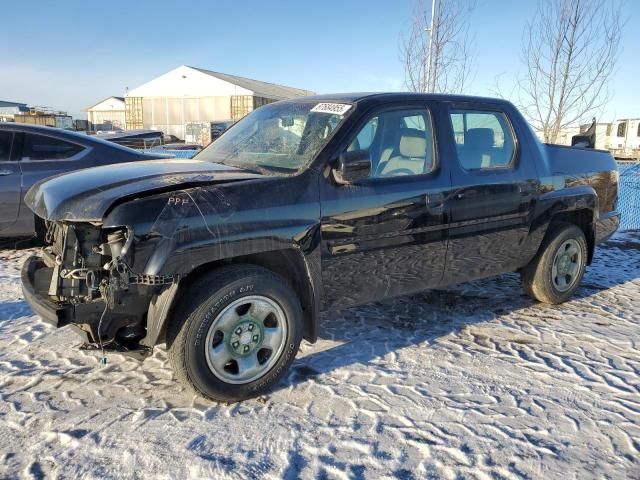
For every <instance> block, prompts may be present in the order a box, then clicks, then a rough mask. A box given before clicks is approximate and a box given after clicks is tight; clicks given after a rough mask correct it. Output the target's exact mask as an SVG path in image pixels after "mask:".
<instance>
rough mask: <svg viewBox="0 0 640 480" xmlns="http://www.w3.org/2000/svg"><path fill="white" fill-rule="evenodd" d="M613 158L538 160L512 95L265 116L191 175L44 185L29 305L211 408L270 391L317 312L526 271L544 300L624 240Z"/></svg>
mask: <svg viewBox="0 0 640 480" xmlns="http://www.w3.org/2000/svg"><path fill="white" fill-rule="evenodd" d="M617 188H618V171H617V166H616V163H615V162H614V160H613V158H612V157H611V155H610V154H609V153H608V152H604V151H596V150H593V149H588V148H572V147H561V146H552V145H543V144H541V143H540V142H539V141H538V139H537V138H536V136H535V134H534V133H533V131H532V130H531V129H530V127H529V126H528V125H527V123H526V122H525V120H524V119H523V117H522V116H521V115H520V113H519V112H518V111H517V110H516V109H515V108H514V106H513V105H511V104H510V103H508V102H506V101H503V100H495V99H488V98H475V97H465V96H445V95H422V94H403V93H393V94H392V93H381V94H351V95H333V96H329V95H325V96H316V97H307V98H300V99H296V100H292V101H283V102H277V103H274V104H270V105H267V106H264V107H261V108H259V109H257V110H255V111H254V112H252V113H251V114H250V115H248V116H247V117H245V118H244V119H243V120H241V121H240V122H238V123H237V124H236V125H234V126H233V127H231V128H230V129H229V130H228V131H227V132H225V133H224V134H223V135H222V136H221V137H220V138H219V139H218V140H217V141H216V142H214V143H213V144H211V145H210V146H209V147H207V148H206V149H204V150H203V151H202V152H200V153H199V154H198V155H197V156H196V157H195V159H193V160H160V161H147V162H136V163H129V164H118V165H109V166H103V167H96V168H90V169H87V170H83V171H78V172H74V173H69V174H65V175H60V176H57V177H53V178H51V179H48V180H45V181H42V182H40V183H38V184H36V185H35V186H34V187H33V188H31V189H30V190H29V192H28V194H27V196H26V202H27V204H28V205H29V207H30V208H31V209H32V210H33V211H34V212H35V214H36V215H38V216H39V217H41V218H42V219H44V220H45V221H46V224H47V225H48V228H47V238H46V241H47V244H48V245H47V246H45V247H44V248H43V250H42V253H41V254H39V255H37V256H33V257H31V258H30V259H28V261H27V262H26V263H25V265H24V268H23V271H22V281H23V289H24V295H25V298H26V299H27V301H28V302H29V303H30V304H31V306H32V307H33V309H34V311H35V312H36V313H38V314H39V315H40V316H41V317H42V318H43V319H44V320H46V321H49V322H51V323H53V324H54V325H56V326H58V327H61V326H63V325H72V326H73V327H75V328H76V329H77V330H78V331H79V332H80V333H81V335H83V336H84V341H85V342H86V345H87V347H88V348H91V347H93V348H102V349H106V350H115V351H120V352H128V353H131V354H143V355H144V354H148V353H150V352H151V350H152V348H153V347H154V346H155V345H157V344H160V343H166V344H167V348H168V351H169V358H170V360H171V363H172V365H173V368H174V370H175V373H176V375H177V377H178V378H179V379H180V380H181V381H183V382H185V383H186V384H188V385H191V386H192V387H193V388H194V389H195V390H196V391H197V392H199V393H200V394H202V395H205V396H207V397H209V398H212V399H217V400H222V401H235V400H240V399H244V398H247V397H250V396H253V395H256V394H259V393H261V392H263V391H264V390H265V389H267V388H268V387H269V386H270V385H273V384H274V382H276V381H277V380H278V379H279V378H280V377H281V376H282V375H283V373H284V372H285V371H286V370H287V368H288V367H289V365H290V364H291V362H292V361H293V359H294V357H295V355H296V353H297V351H298V347H299V344H300V342H301V340H302V338H305V339H307V340H308V341H310V342H313V341H315V340H316V336H317V330H318V319H319V318H320V315H319V312H320V311H322V310H327V309H337V308H344V307H348V306H352V305H357V304H362V303H366V302H372V301H376V300H381V299H383V298H386V297H391V296H395V295H403V294H408V293H412V292H416V291H420V290H424V289H428V288H432V287H442V286H445V285H450V284H454V283H459V282H464V281H468V280H472V279H477V278H481V277H487V276H491V275H496V274H501V273H505V272H520V274H521V276H522V284H523V287H524V290H525V291H526V292H527V293H529V294H530V295H531V296H532V297H533V298H535V299H537V300H539V301H542V302H549V303H560V302H563V301H565V300H567V299H568V298H569V297H570V296H571V295H572V293H573V292H574V291H575V290H576V288H577V287H578V285H579V283H580V281H581V278H582V276H583V273H584V270H585V267H586V266H587V265H589V263H590V262H591V260H592V258H593V254H594V248H595V245H596V244H597V243H599V242H602V241H603V240H606V239H607V238H608V237H610V236H611V235H612V234H613V233H614V232H615V231H616V229H617V228H618V224H619V214H618V212H617V211H616V198H617Z"/></svg>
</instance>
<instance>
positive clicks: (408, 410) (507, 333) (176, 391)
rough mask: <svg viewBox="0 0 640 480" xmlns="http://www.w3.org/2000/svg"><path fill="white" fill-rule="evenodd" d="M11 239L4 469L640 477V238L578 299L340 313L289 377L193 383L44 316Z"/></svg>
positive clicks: (2, 409)
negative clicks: (246, 387)
mask: <svg viewBox="0 0 640 480" xmlns="http://www.w3.org/2000/svg"><path fill="white" fill-rule="evenodd" d="M30 253H31V252H30V251H20V252H13V251H6V250H5V251H0V396H1V401H0V459H1V462H0V477H2V478H4V477H16V476H27V477H29V476H32V477H36V478H41V477H43V476H46V477H49V476H62V477H67V478H69V477H73V478H79V477H82V478H105V477H107V478H115V477H117V478H186V477H210V478H246V477H263V476H266V477H267V478H280V477H284V478H292V479H293V478H298V477H302V478H316V477H329V478H348V477H351V478H356V477H360V476H367V477H369V478H380V477H381V476H385V477H387V478H389V477H397V478H412V477H415V478H425V477H443V478H452V479H453V478H457V477H464V478H520V477H532V478H558V477H561V476H563V477H566V478H586V477H607V476H608V477H610V478H623V477H633V476H637V475H638V472H640V380H639V376H638V375H639V374H640V351H639V343H640V324H639V322H640V302H639V301H638V299H639V298H640V235H638V234H628V235H626V236H622V235H620V236H618V237H616V238H615V239H614V240H612V241H611V242H609V243H608V244H607V245H606V247H604V248H600V250H599V252H598V253H597V257H596V259H595V262H594V264H593V265H592V266H591V267H590V268H589V269H588V271H587V275H586V277H585V280H584V283H583V286H582V288H581V289H580V290H579V291H578V295H577V296H576V298H575V299H574V300H573V301H571V302H569V303H567V304H565V305H562V306H548V305H541V304H535V303H534V302H533V301H532V300H530V299H529V298H528V297H526V296H524V295H523V294H522V290H521V289H520V286H519V279H518V277H517V276H516V275H505V276H501V277H496V278H493V279H489V280H482V281H476V282H473V283H470V284H464V285H460V286H458V287H455V288H452V289H449V290H447V291H438V292H434V291H432V292H427V293H423V294H420V295H414V296H411V297H402V298H399V299H396V300H392V301H388V302H385V303H378V304H372V305H368V306H365V307H361V308H354V309H350V310H345V311H342V312H339V313H329V314H325V315H324V316H323V329H322V332H321V340H320V341H319V342H318V343H317V344H316V345H313V346H311V345H304V346H303V351H302V352H301V353H300V354H299V356H298V359H297V360H296V362H295V363H294V366H293V368H292V370H291V372H290V374H289V375H288V377H287V378H286V379H285V380H284V381H283V382H281V384H280V385H279V387H278V388H277V389H276V390H275V391H273V392H272V393H270V394H269V395H268V396H266V397H262V398H259V399H255V400H251V401H246V402H243V403H240V404H235V405H219V404H215V403H211V402H208V401H206V400H203V399H201V398H199V397H196V396H194V395H192V394H191V393H189V392H188V391H185V389H184V388H183V387H182V386H181V385H179V384H178V383H177V382H176V381H175V380H174V379H173V378H172V374H171V371H170V369H169V366H168V364H167V360H166V353H165V351H164V350H163V349H159V350H158V351H157V352H156V353H155V355H154V356H153V357H152V358H150V359H147V360H146V361H145V362H144V363H139V362H136V361H134V360H130V359H126V358H125V357H121V356H118V355H115V356H113V355H112V356H110V358H109V363H108V364H107V365H106V366H102V365H100V364H99V362H98V360H99V356H98V354H96V353H84V352H81V351H79V350H77V349H76V348H74V347H75V346H77V344H78V340H77V338H76V337H75V335H74V334H73V333H72V332H71V331H69V330H67V329H61V330H54V329H53V328H51V327H49V326H48V325H46V324H44V323H42V322H41V321H40V320H39V319H38V317H35V316H32V315H31V312H30V309H29V307H28V306H27V305H26V304H25V303H24V301H23V300H22V298H21V293H20V285H19V283H20V279H19V268H20V265H21V263H22V262H23V260H24V259H25V258H26V257H27V256H28V255H29V254H30Z"/></svg>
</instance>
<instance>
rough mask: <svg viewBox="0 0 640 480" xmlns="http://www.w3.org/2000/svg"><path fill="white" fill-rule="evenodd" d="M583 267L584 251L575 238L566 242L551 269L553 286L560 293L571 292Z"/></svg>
mask: <svg viewBox="0 0 640 480" xmlns="http://www.w3.org/2000/svg"><path fill="white" fill-rule="evenodd" d="M581 267H582V249H581V248H580V244H579V243H578V241H577V240H575V239H573V238H570V239H569V240H565V241H564V242H562V245H560V248H558V250H557V251H556V254H555V256H554V257H553V265H552V267H551V280H552V281H553V286H554V287H555V288H556V289H557V290H558V291H560V292H566V291H567V290H569V289H570V288H571V287H573V286H574V285H575V283H576V281H577V280H578V276H579V275H580V269H581Z"/></svg>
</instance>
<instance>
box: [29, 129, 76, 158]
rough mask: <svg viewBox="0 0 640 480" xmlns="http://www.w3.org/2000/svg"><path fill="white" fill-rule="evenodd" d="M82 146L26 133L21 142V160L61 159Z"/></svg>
mask: <svg viewBox="0 0 640 480" xmlns="http://www.w3.org/2000/svg"><path fill="white" fill-rule="evenodd" d="M82 149H83V148H82V147H81V146H79V145H76V144H74V143H69V142H65V141H64V140H59V139H57V138H52V137H48V136H46V135H35V134H33V133H26V134H25V135H24V143H23V144H22V159H23V160H62V159H65V158H70V157H73V156H74V155H76V154H77V153H79V152H80V151H82Z"/></svg>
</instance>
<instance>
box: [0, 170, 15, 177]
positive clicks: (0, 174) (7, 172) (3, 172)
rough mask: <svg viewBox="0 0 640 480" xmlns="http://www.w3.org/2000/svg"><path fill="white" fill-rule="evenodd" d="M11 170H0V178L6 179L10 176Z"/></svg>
mask: <svg viewBox="0 0 640 480" xmlns="http://www.w3.org/2000/svg"><path fill="white" fill-rule="evenodd" d="M12 173H13V170H0V177H6V176H7V175H11V174H12Z"/></svg>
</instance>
